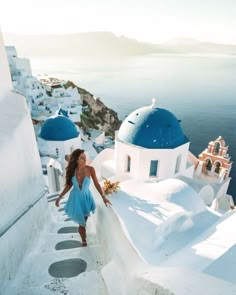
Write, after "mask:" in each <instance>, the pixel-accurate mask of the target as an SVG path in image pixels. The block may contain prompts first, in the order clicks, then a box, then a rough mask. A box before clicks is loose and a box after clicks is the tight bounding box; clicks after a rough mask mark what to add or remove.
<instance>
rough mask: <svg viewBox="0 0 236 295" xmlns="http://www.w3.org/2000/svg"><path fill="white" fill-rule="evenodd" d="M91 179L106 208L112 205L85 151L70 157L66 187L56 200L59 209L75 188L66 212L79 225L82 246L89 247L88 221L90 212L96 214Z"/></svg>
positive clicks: (76, 152)
mask: <svg viewBox="0 0 236 295" xmlns="http://www.w3.org/2000/svg"><path fill="white" fill-rule="evenodd" d="M91 178H92V180H93V183H94V185H95V187H96V189H97V190H98V192H99V193H100V195H101V197H102V199H103V202H104V204H105V205H106V206H107V204H110V205H111V202H110V201H109V200H108V199H107V198H106V197H105V196H104V193H103V190H102V188H101V186H100V184H99V182H98V179H97V176H96V173H95V170H94V168H93V167H91V166H88V165H86V155H85V153H84V150H81V149H76V150H74V151H73V153H72V154H71V155H70V157H69V163H68V166H67V168H66V184H65V187H64V189H63V191H62V192H61V193H60V195H59V196H58V198H57V199H56V203H55V205H56V206H57V207H59V202H60V200H61V199H62V198H63V196H64V195H65V194H66V193H67V192H68V191H69V190H70V189H71V188H72V187H73V189H72V190H71V192H70V195H69V198H68V201H67V202H66V205H65V212H66V213H67V215H68V216H69V217H70V219H71V220H73V221H75V222H77V223H78V224H79V229H78V232H79V234H80V236H81V239H82V246H87V241H86V221H87V219H88V216H89V215H90V212H93V213H94V211H95V209H96V205H95V202H94V199H93V196H92V194H91V192H90V190H89V185H90V179H91Z"/></svg>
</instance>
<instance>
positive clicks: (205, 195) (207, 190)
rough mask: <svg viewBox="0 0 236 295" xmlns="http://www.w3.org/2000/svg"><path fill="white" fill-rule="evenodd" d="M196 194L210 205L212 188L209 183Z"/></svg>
mask: <svg viewBox="0 0 236 295" xmlns="http://www.w3.org/2000/svg"><path fill="white" fill-rule="evenodd" d="M198 195H199V197H200V198H201V199H202V200H203V201H204V203H205V204H206V205H207V206H210V205H211V204H212V202H213V200H214V190H213V188H212V187H211V186H210V185H206V186H204V187H203V188H202V189H201V190H200V191H199V193H198Z"/></svg>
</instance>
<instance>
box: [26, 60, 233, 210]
mask: <svg viewBox="0 0 236 295" xmlns="http://www.w3.org/2000/svg"><path fill="white" fill-rule="evenodd" d="M30 62H31V68H32V72H33V75H34V76H36V75H39V74H47V75H49V76H52V77H57V78H61V79H66V80H71V81H73V82H74V83H75V84H76V85H78V86H79V87H81V88H84V89H86V90H87V91H89V92H90V93H92V94H93V95H94V96H95V97H99V98H100V99H101V100H102V101H103V102H104V104H105V105H107V106H108V107H109V108H111V109H113V110H114V111H116V112H117V113H118V117H119V119H121V120H124V118H125V117H126V116H127V115H128V114H130V113H131V112H132V111H134V110H136V109H138V108H141V107H143V106H147V105H150V104H151V103H152V98H153V97H155V98H156V99H157V104H158V105H159V107H161V108H165V109H167V110H169V111H171V112H172V113H173V114H174V115H175V116H176V117H177V118H178V119H179V120H181V126H182V129H183V131H184V133H185V135H186V136H187V137H188V138H189V140H190V151H191V152H192V153H193V154H194V155H196V156H198V155H199V154H200V153H201V152H202V151H203V150H204V149H205V148H206V147H207V146H208V143H209V142H210V141H212V140H215V139H216V138H218V137H219V136H222V137H223V138H224V140H225V142H226V145H227V146H228V147H229V149H228V153H229V155H230V156H231V160H232V161H233V166H232V170H231V173H230V177H231V178H232V179H231V182H230V186H229V190H228V193H229V194H230V195H232V196H233V198H234V201H235V204H236V56H233V55H188V54H184V55H180V54H178V55H172V54H151V55H141V56H132V57H130V56H129V57H102V58H101V57H91V56H89V57H88V56H80V57H78V56H68V57H51V56H50V57H47V56H40V57H35V56H34V57H30Z"/></svg>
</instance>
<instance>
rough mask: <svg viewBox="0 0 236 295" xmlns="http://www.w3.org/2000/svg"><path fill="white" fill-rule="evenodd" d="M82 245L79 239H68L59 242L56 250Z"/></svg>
mask: <svg viewBox="0 0 236 295" xmlns="http://www.w3.org/2000/svg"><path fill="white" fill-rule="evenodd" d="M79 247H82V243H81V242H79V241H74V240H67V241H62V242H60V243H57V244H56V246H55V249H56V250H66V249H73V248H79Z"/></svg>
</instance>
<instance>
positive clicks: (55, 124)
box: [39, 115, 79, 141]
mask: <svg viewBox="0 0 236 295" xmlns="http://www.w3.org/2000/svg"><path fill="white" fill-rule="evenodd" d="M78 135H79V132H78V131H77V129H76V126H75V124H74V123H73V122H72V121H71V120H70V119H68V118H67V117H65V116H60V115H59V116H53V117H50V118H48V119H47V120H46V121H44V123H43V125H42V128H41V131H40V134H39V136H40V137H41V138H43V139H45V140H50V141H64V140H68V139H72V138H76V137H78Z"/></svg>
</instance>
